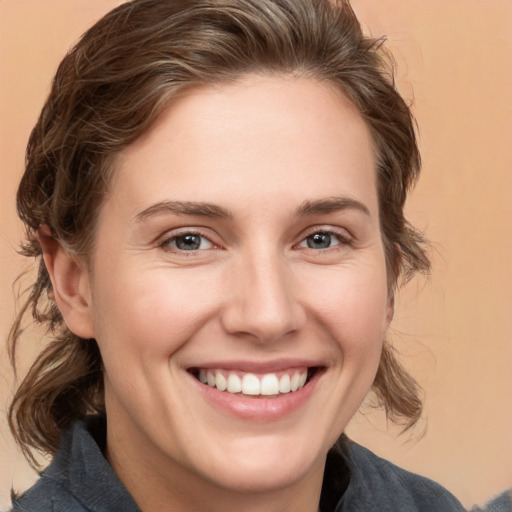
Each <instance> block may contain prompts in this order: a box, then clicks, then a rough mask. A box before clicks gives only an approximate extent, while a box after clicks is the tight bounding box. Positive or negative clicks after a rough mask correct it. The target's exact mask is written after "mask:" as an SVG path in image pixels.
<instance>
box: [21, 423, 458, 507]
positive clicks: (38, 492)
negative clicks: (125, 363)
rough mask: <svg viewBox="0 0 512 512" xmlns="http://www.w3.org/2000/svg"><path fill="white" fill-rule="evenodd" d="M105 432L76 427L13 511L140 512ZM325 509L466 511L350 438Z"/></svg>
mask: <svg viewBox="0 0 512 512" xmlns="http://www.w3.org/2000/svg"><path fill="white" fill-rule="evenodd" d="M105 430H106V423H105V419H104V418H99V417H94V418H89V419H88V421H87V423H85V422H78V423H76V424H75V425H74V426H73V427H72V428H71V429H70V431H68V432H67V433H66V434H65V435H64V437H63V440H62V444H61V447H60V448H59V451H58V453H57V454H56V456H55V458H54V460H53V462H52V463H51V464H50V466H49V467H48V468H47V469H46V470H45V471H43V473H42V474H41V477H40V479H39V480H38V481H37V482H36V484H35V485H34V486H33V487H32V488H30V489H29V490H28V491H27V492H25V493H24V494H23V495H22V496H20V497H19V498H17V499H16V500H14V502H13V511H15V512H22V511H23V512H140V510H139V508H138V507H137V505H136V503H135V502H134V501H133V499H132V498H131V496H130V494H129V493H128V492H127V490H126V489H125V487H124V486H123V484H122V483H121V482H120V481H119V479H118V478H117V476H116V474H115V473H114V471H113V470H112V468H111V467H110V465H109V464H108V462H107V461H106V459H105V458H104V457H103V454H102V447H103V445H104V442H105ZM95 439H96V440H97V441H96V440H95ZM320 508H321V512H463V511H464V509H463V508H462V506H461V505H460V504H459V502H458V501H457V500H456V499H455V498H454V497H453V496H452V495H451V494H450V493H449V492H448V491H446V490H445V489H443V488H442V487H441V486H439V485H438V484H436V483H435V482H432V481H431V480H428V479H426V478H423V477H421V476H418V475H415V474H413V473H409V472H407V471H404V470H403V469H400V468H398V467H397V466H395V465H393V464H391V463H390V462H388V461H386V460H384V459H381V458H379V457H377V456H376V455H374V454H373V453H371V452H370V451H368V450H366V449H365V448H363V447H362V446H359V445H357V444H355V443H353V442H351V441H349V440H348V439H347V438H343V439H342V441H341V443H338V444H337V447H336V448H333V450H331V452H330V453H329V455H328V457H327V462H326V470H325V476H324V484H323V487H322V497H321V503H320ZM206 512H207V511H206Z"/></svg>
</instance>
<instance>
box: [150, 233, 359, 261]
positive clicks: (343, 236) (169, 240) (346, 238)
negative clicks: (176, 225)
mask: <svg viewBox="0 0 512 512" xmlns="http://www.w3.org/2000/svg"><path fill="white" fill-rule="evenodd" d="M314 235H327V236H330V237H333V236H334V237H335V238H336V239H337V240H338V242H339V243H337V244H336V245H334V246H331V247H326V248H320V249H314V248H312V247H306V246H304V247H303V246H302V244H307V240H308V239H310V238H311V237H313V236H314ZM187 236H192V237H194V236H196V237H199V238H201V240H202V241H204V240H206V241H207V242H208V243H209V244H210V245H211V247H208V248H207V249H200V248H197V249H190V250H186V249H180V248H179V247H177V246H174V247H173V246H172V245H171V244H173V243H174V244H175V243H176V241H177V240H179V239H180V238H185V237H187ZM200 243H202V242H200ZM352 244H353V239H352V237H351V236H350V235H348V234H347V232H346V231H345V230H337V229H333V228H332V227H328V228H325V229H322V227H320V226H317V227H314V228H312V229H311V230H310V231H309V232H308V233H306V234H305V235H304V236H303V237H302V238H301V240H300V242H299V243H298V244H295V245H294V248H295V247H299V248H301V247H303V248H306V249H310V250H313V251H316V252H323V251H328V250H333V249H334V250H335V248H336V247H338V246H340V245H348V246H350V245H352ZM159 247H161V248H162V249H163V250H165V251H168V252H176V253H179V254H183V255H185V254H186V255H187V256H191V255H192V254H193V253H197V252H199V251H205V250H211V249H218V246H217V245H216V244H215V243H214V242H212V241H211V240H210V238H208V237H207V236H205V235H204V234H203V233H201V232H200V231H197V230H187V231H182V232H180V233H175V234H173V235H171V236H168V237H166V238H165V239H163V240H162V241H161V242H160V244H159Z"/></svg>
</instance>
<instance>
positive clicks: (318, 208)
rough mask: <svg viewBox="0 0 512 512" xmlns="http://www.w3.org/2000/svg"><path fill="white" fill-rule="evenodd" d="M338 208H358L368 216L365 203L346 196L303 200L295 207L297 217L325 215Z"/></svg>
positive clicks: (368, 211)
mask: <svg viewBox="0 0 512 512" xmlns="http://www.w3.org/2000/svg"><path fill="white" fill-rule="evenodd" d="M339 210H359V211H361V212H363V213H364V214H366V215H368V216H370V210H369V209H368V207H367V206H366V205H365V204H363V203H361V202H360V201H357V200H355V199H350V198H348V197H328V198H325V199H316V200H314V201H304V202H303V203H302V204H301V205H300V207H299V208H298V209H297V215H298V216H299V217H307V216H309V215H318V214H320V215H325V214H327V213H331V212H336V211H339Z"/></svg>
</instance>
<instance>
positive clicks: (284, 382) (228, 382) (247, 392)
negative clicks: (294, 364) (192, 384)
mask: <svg viewBox="0 0 512 512" xmlns="http://www.w3.org/2000/svg"><path fill="white" fill-rule="evenodd" d="M319 370H320V368H319V367H303V368H293V369H289V370H283V371H279V372H271V373H262V374H259V373H251V372H240V371H232V370H222V369H204V368H191V369H190V370H189V371H190V373H191V374H192V375H193V376H194V377H195V378H196V379H197V380H199V381H200V382H201V383H203V384H204V385H205V386H210V387H212V388H216V389H217V390H219V391H224V392H226V393H231V394H236V395H243V396H247V397H250V398H258V397H265V398H275V397H279V396H283V395H287V394H288V393H294V392H296V391H299V390H300V389H302V388H303V387H304V386H306V385H307V384H308V383H309V382H310V380H311V379H312V378H313V377H314V375H315V374H316V373H317V372H318V371H319Z"/></svg>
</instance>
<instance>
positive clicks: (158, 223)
mask: <svg viewBox="0 0 512 512" xmlns="http://www.w3.org/2000/svg"><path fill="white" fill-rule="evenodd" d="M380 45H381V42H380V41H377V40H372V39H369V38H366V37H364V36H363V35H362V32H361V29H360V26H359V24H358V22H357V20H356V18H355V16H354V13H353V12H352V10H351V8H350V6H349V4H348V2H339V3H338V4H336V5H333V4H331V3H329V2H328V1H320V0H316V1H310V0H300V1H299V0H279V1H277V0H263V1H262V0H258V1H256V0H221V1H211V0H210V1H207V0H194V1H187V2H179V1H176V0H174V1H167V0H134V1H132V2H128V3H125V4H123V5H121V6H120V7H118V8H117V9H115V10H114V11H112V12H111V13H110V14H108V15H107V16H106V17H105V18H103V19H102V20H100V22H98V23H97V24H96V25H95V26H94V27H92V28H91V29H90V30H89V31H88V32H87V33H86V34H85V35H84V36H83V38H82V39H81V40H80V42H79V43H78V44H77V45H76V47H75V48H74V49H73V50H72V51H71V52H70V54H68V56H66V58H65V59H64V60H63V62H62V63H61V65H60V67H59V70H58V72H57V75H56V77H55V80H54V83H53V87H52V91H51V93H50V97H49V99H48V100H47V102H46V104H45V107H44V108H43V111H42V113H41V116H40V119H39V121H38V123H37V125H36V127H35V129H34V131H33V133H32V135H31V138H30V141H29V146H28V150H27V166H26V172H25V174H24V176H23V179H22V182H21V184H20V188H19V191H18V210H19V214H20V217H21V218H22V220H23V221H24V222H25V224H26V226H27V241H26V244H25V249H24V250H25V254H26V255H27V256H35V257H36V258H38V259H39V261H40V271H39V275H38V279H37V282H36V283H35V284H34V287H33V291H32V294H31V296H30V298H29V300H28V302H27V303H26V305H25V308H24V310H23V311H22V312H21V314H20V316H19V318H18V321H17V322H16V324H15V325H14V327H13V330H12V334H11V347H12V355H13V358H14V350H15V347H16V343H17V342H18V338H19V332H20V324H21V319H22V315H23V313H24V312H25V311H26V310H28V309H31V310H32V311H33V314H34V317H35V318H36V320H38V321H40V322H42V323H45V324H46V325H47V326H48V328H49V329H50V331H51V332H52V336H53V341H52V343H51V344H50V345H49V346H48V348H47V349H46V350H45V351H44V352H43V353H42V354H41V355H40V356H39V357H38V359H37V361H36V363H35V364H34V366H33V367H32V369H31V370H30V372H29V374H28V376H27V377H26V379H25V380H24V382H23V383H22V384H21V386H20V388H19V389H18V392H17V394H16V395H15V397H14V400H13V403H12V406H11V410H10V422H11V428H12V430H13V433H14V435H15V437H16V439H17V441H18V443H19V444H20V446H21V447H22V449H23V450H24V451H25V453H26V455H27V456H28V457H29V458H30V457H31V450H34V449H36V450H42V451H44V452H47V453H49V454H51V455H53V457H54V458H53V462H52V464H51V465H50V467H49V468H48V469H46V470H45V471H44V473H43V475H42V477H41V479H40V480H39V481H38V483H37V484H36V485H35V486H34V487H33V488H32V489H30V490H29V491H27V493H26V494H24V495H23V496H21V497H19V498H17V499H16V500H15V501H14V510H55V511H60V510H62V511H64V510H65V511H75V510H76V511H82V510H98V511H99V510H101V511H113V510H123V511H130V510H143V511H144V510H173V511H193V510H194V511H195V510H211V511H217V510H248V511H259V510H265V511H286V510H299V511H304V512H308V511H310V512H313V511H316V510H318V509H320V510H322V512H324V511H337V512H341V511H345V510H365V511H366V510H379V511H382V510H389V511H397V510H406V511H409V510H410V511H419V510H422V511H426V510H436V511H444V510H462V508H461V507H460V505H459V504H458V502H457V501H456V500H455V498H453V496H451V495H450V494H449V493H448V492H447V491H445V490H444V489H442V488H441V487H439V486H438V485H437V484H435V483H433V482H431V481H428V480H426V479H424V478H422V477H419V476H416V475H412V474H410V473H407V472H405V471H403V470H400V469H399V468H397V467H395V466H393V465H392V464H390V463H388V462H386V461H383V460H382V459H379V458H377V457H376V456H375V455H373V454H371V453H370V452H368V451H366V450H365V449H364V448H362V447H359V446H357V445H355V444H354V443H352V442H350V441H349V440H348V439H347V438H346V437H345V436H343V430H344V428H345V427H346V425H347V423H348V421H349V420H350V418H351V417H352V416H353V415H354V414H355V412H356V411H357V409H358V408H359V406H360V404H361V402H362V401H363V399H364V397H365V396H366V395H367V393H368V392H369V391H370V389H373V391H374V392H375V394H376V396H377V398H378V400H379V402H380V403H381V405H382V406H383V407H385V408H386V412H387V414H388V415H389V417H390V418H391V419H393V420H395V421H397V422H402V423H404V425H405V427H406V428H407V427H411V426H412V425H414V423H415V422H416V421H417V419H418V417H419V415H420V412H421V401H420V399H419V398H418V392H417V387H416V385H415V383H414V380H413V379H412V378H411V377H409V376H408V375H407V374H406V373H405V372H404V370H403V369H402V368H401V367H400V366H399V364H398V363H397V361H396V360H395V358H394V357H393V353H392V350H391V349H390V347H389V346H388V345H387V344H386V343H385V342H384V341H383V340H384V337H385V334H386V331H387V328H388V326H389V324H390V321H391V319H392V316H393V293H394V289H395V287H396V286H397V282H398V280H399V279H400V278H402V279H404V278H405V279H407V278H408V277H410V276H411V275H412V274H413V273H414V272H416V271H423V272H426V271H427V270H428V267H429V263H428V259H427V257H426V255H425V252H424V250H423V248H422V243H423V240H422V238H421V236H420V235H419V234H418V233H417V232H415V230H414V229H413V228H412V227H411V226H410V225H409V224H408V223H407V221H406V220H405V218H404V215H403V207H404V202H405V198H406V193H407V191H408V190H409V189H410V187H411V186H412V184H413V183H414V181H415V180H416V178H417V175H418V172H419V154H418V150H417V146H416V141H415V135H414V129H413V120H412V116H411V113H410V111H409V109H408V108H407V106H406V105H405V103H404V101H403V100H402V98H401V97H400V96H399V94H398V93H397V92H396V90H395V89H394V87H393V85H392V80H391V79H390V77H389V76H388V73H387V71H386V69H385V68H384V66H383V59H382V57H381V55H380V50H379V48H380Z"/></svg>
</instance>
